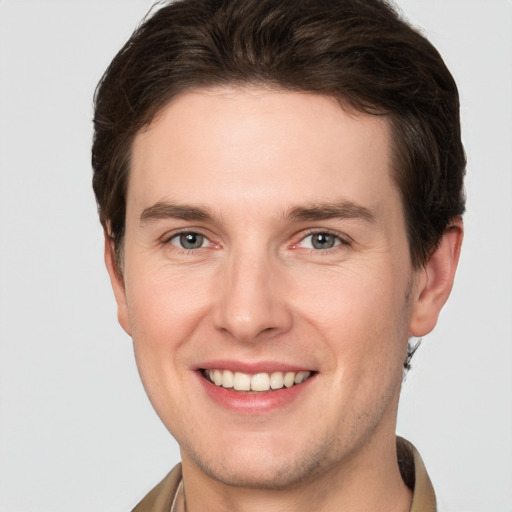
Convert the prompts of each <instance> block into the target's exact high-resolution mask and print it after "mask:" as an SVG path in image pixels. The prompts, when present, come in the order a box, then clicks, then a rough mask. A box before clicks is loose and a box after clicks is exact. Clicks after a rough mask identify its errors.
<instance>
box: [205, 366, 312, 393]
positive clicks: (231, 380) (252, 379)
mask: <svg viewBox="0 0 512 512" xmlns="http://www.w3.org/2000/svg"><path fill="white" fill-rule="evenodd" d="M204 375H205V377H207V378H208V379H209V380H210V381H211V382H213V383H214V384H215V385H216V386H222V387H224V388H234V389H235V390H237V391H269V390H270V389H281V388H283V387H287V388H290V387H291V386H293V385H294V384H300V383H301V382H304V381H305V380H306V379H307V378H308V377H309V376H310V375H311V372H304V371H302V372H273V373H265V372H262V373H256V374H254V375H250V374H248V373H242V372H232V371H230V370H204Z"/></svg>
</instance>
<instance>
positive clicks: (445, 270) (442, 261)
mask: <svg viewBox="0 0 512 512" xmlns="http://www.w3.org/2000/svg"><path fill="white" fill-rule="evenodd" d="M463 234H464V228H463V225H462V219H461V218H460V217H456V218H455V219H453V220H452V221H451V223H450V226H449V227H448V228H447V229H446V231H445V232H444V234H443V236H442V238H441V241H440V243H439V245H438V246H437V248H436V249H435V251H434V252H433V253H432V254H431V256H430V258H429V259H428V261H427V262H426V263H425V265H424V266H423V267H422V268H421V269H420V270H419V271H418V272H417V276H416V277H417V279H416V287H415V294H414V297H415V300H414V304H413V308H412V314H411V321H410V324H409V333H410V334H411V336H416V337H421V336H425V335H426V334H428V333H429V332H430V331H432V329H434V327H435V325H436V323H437V319H438V317H439V313H440V312H441V309H442V307H443V306H444V304H445V302H446V301H447V299H448V297H449V295H450V292H451V289H452V286H453V280H454V278H455V271H456V270H457V264H458V262H459V255H460V248H461V245H462V238H463Z"/></svg>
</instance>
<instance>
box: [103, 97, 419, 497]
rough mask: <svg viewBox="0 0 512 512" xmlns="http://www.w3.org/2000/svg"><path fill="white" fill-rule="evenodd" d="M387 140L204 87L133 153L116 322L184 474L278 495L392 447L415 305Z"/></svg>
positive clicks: (303, 107)
mask: <svg viewBox="0 0 512 512" xmlns="http://www.w3.org/2000/svg"><path fill="white" fill-rule="evenodd" d="M390 152H391V150H390V127H389V125H388V122H387V120H386V119H385V118H383V117H377V116H375V117H373V116H368V115H363V114H357V115H356V114H353V113H352V114H351V113H348V112H346V111H344V110H343V109H342V108H341V107H340V106H339V104H338V103H337V102H335V101H334V100H332V99H330V98H327V97H323V96H316V95H313V94H303V93H291V92H283V91H271V90H264V89H228V88H215V89H213V88H212V89H205V90H198V91H193V92H188V93H184V94H182V95H181V96H179V97H178V98H176V99H174V100H173V101H172V102H171V103H170V104H169V105H168V106H167V107H165V108H164V109H163V110H162V111H161V112H160V114H159V115H158V116H157V118H155V120H154V122H153V123H152V124H151V125H150V126H149V128H148V129H147V130H145V131H144V132H142V133H140V134H139V135H138V136H137V137H136V139H135V142H134V145H133V155H132V167H131V175H130V180H129V186H128V196H127V217H126V239H125V246H124V266H123V273H124V276H123V279H122V280H121V279H120V278H119V277H118V276H116V275H115V273H114V272H113V271H112V270H111V275H112V278H113V281H114V288H115V291H116V297H117V301H118V306H119V318H120V322H121V324H122V325H123V327H124V328H125V330H126V331H127V332H128V333H129V334H130V335H131V336H132V337H133V341H134V347H135V355H136V360H137V364H138V368H139V371H140V375H141V377H142V381H143V383H144V386H145V388H146V391H147V393H148V395H149V398H150V400H151V402H152V404H153V406H154V408H155V409H156V411H157V413H158V414H159V416H160V418H161V419H162V421H163V422H164V424H165V425H166V426H167V428H168V429H169V430H170V431H171V433H172V434H173V435H174V436H175V437H176V439H177V441H178V442H179V444H180V447H181V449H182V456H183V461H184V464H188V465H189V466H193V467H195V468H198V469H199V470H200V471H202V472H204V474H206V475H208V476H209V477H213V478H215V479H217V480H219V481H221V482H224V483H228V484H235V485H247V486H252V487H263V488H265V487H272V488H276V487H286V486H289V485H293V484H294V483H297V482H299V481H301V480H302V479H304V478H305V477H306V476H308V475H312V474H321V473H322V472H323V473H326V472H329V471H335V470H336V469H337V468H340V467H342V466H343V465H345V466H347V465H348V464H349V463H350V461H353V460H354V459H357V457H356V455H358V454H360V455H361V457H363V455H362V454H364V453H365V452H368V450H370V448H369V447H373V448H372V449H374V448H375V447H378V446H380V444H381V443H384V442H385V441H386V442H387V441H389V439H390V436H394V428H395V418H396V409H397V403H398V395H399V390H400V384H401V378H402V363H403V361H404V358H405V352H406V346H407V340H408V335H409V331H410V322H411V315H412V311H413V309H414V303H415V301H416V300H417V297H418V292H417V281H418V279H417V275H416V274H415V273H414V272H413V270H412V267H411V262H410V257H409V250H408V245H407V239H406V234H405V227H404V218H403V210H402V206H401V201H400V197H399V193H398V191H397V189H396V186H395V185H394V183H393V181H392V178H391V167H390V166H391V163H390V162H391V159H390Z"/></svg>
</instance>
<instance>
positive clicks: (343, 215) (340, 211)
mask: <svg viewBox="0 0 512 512" xmlns="http://www.w3.org/2000/svg"><path fill="white" fill-rule="evenodd" d="M284 218H290V219H293V220H298V221H314V220H327V219H360V220H363V221H365V222H368V223H371V224H372V223H374V222H375V213H374V212H373V211H372V210H370V209H369V208H366V207H365V206H362V205H360V204H357V203H354V202H352V201H339V202H334V203H332V202H329V203H312V204H308V205H304V206H294V207H292V208H290V209H289V210H288V211H287V212H286V213H285V215H284Z"/></svg>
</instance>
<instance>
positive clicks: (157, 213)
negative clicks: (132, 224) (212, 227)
mask: <svg viewBox="0 0 512 512" xmlns="http://www.w3.org/2000/svg"><path fill="white" fill-rule="evenodd" d="M213 217H214V215H213V213H212V212H211V211H210V210H209V209H208V208H203V207H201V206H190V205H187V204H175V203H168V202H163V201H159V202H158V203H155V204H154V205H153V206H149V207H148V208H144V210H142V213H141V214H140V223H141V225H143V224H146V223H148V222H155V221H158V220H163V219H180V220H200V221H206V220H212V219H213Z"/></svg>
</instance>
